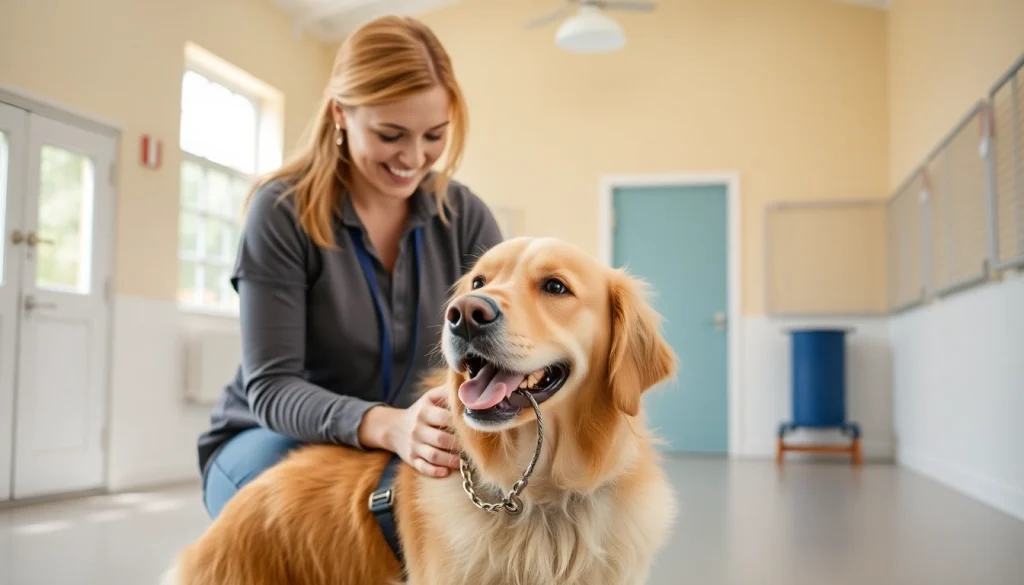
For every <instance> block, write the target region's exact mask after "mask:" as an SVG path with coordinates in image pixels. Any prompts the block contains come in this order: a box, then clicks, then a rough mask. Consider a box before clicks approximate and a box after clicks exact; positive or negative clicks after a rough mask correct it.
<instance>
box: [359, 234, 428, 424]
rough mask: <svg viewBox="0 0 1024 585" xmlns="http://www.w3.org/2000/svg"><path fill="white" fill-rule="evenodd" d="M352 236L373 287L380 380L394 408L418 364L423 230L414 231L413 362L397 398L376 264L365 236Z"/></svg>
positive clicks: (371, 288) (367, 280)
mask: <svg viewBox="0 0 1024 585" xmlns="http://www.w3.org/2000/svg"><path fill="white" fill-rule="evenodd" d="M349 231H350V232H351V233H352V243H353V244H355V249H356V256H357V257H358V258H359V266H360V267H361V268H362V269H363V276H365V277H366V284H367V285H368V286H369V287H370V296H371V297H373V306H374V307H375V308H376V309H377V322H378V323H379V325H380V377H381V384H382V386H383V389H384V401H385V402H387V403H388V404H390V405H392V406H393V404H392V403H393V402H394V400H395V398H397V397H398V394H399V391H400V390H401V389H402V387H403V386H405V381H406V379H407V378H408V377H409V372H411V371H412V366H413V364H414V363H415V362H416V349H417V346H418V345H419V344H418V341H419V338H420V289H422V288H423V286H422V285H423V271H422V270H421V266H422V264H423V229H422V228H421V227H417V228H416V229H414V230H413V232H412V235H413V244H414V246H415V252H416V264H415V268H416V293H415V296H414V304H413V330H412V339H411V340H409V359H408V366H407V367H406V370H405V374H404V375H403V376H402V381H401V382H400V383H399V384H398V386H397V387H395V388H394V395H391V390H392V389H391V366H392V362H391V335H390V333H388V326H387V323H386V322H385V320H384V306H383V305H382V304H381V298H380V289H379V288H378V287H377V276H376V274H375V273H374V270H373V261H372V260H371V259H370V254H369V252H367V251H366V246H365V245H364V244H363V237H362V232H360V231H359V230H358V229H356V228H349Z"/></svg>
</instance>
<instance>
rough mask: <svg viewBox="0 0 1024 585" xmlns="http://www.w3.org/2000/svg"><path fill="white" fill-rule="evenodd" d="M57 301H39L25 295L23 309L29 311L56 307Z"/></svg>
mask: <svg viewBox="0 0 1024 585" xmlns="http://www.w3.org/2000/svg"><path fill="white" fill-rule="evenodd" d="M56 308H57V303H40V302H38V301H36V298H35V297H33V296H27V297H25V310H26V311H31V310H33V309H56Z"/></svg>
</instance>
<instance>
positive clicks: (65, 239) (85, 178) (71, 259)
mask: <svg viewBox="0 0 1024 585" xmlns="http://www.w3.org/2000/svg"><path fill="white" fill-rule="evenodd" d="M39 171H40V173H39V175H40V176H39V227H38V237H39V244H37V246H36V248H37V252H38V253H37V256H36V258H37V260H36V286H38V287H40V288H48V289H53V290H61V291H73V292H77V293H80V294H88V292H89V288H90V282H89V280H90V279H89V272H90V269H91V265H90V260H91V258H92V202H93V176H94V173H93V165H92V161H91V160H89V159H88V158H87V157H85V156H82V155H80V154H77V153H74V152H70V151H67V150H64V149H62V148H57V147H54V146H49V145H44V146H43V147H42V149H41V151H40V169H39Z"/></svg>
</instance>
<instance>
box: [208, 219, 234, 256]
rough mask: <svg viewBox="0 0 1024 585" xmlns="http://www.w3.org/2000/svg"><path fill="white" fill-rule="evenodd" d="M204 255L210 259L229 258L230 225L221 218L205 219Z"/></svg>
mask: <svg viewBox="0 0 1024 585" xmlns="http://www.w3.org/2000/svg"><path fill="white" fill-rule="evenodd" d="M202 221H203V257H204V258H206V259H209V260H215V261H216V260H227V259H228V257H229V255H230V254H229V252H228V250H230V248H229V246H228V243H227V240H228V237H229V235H230V234H229V233H228V226H227V224H225V223H224V222H223V221H221V220H217V219H210V218H204V219H203V220H202Z"/></svg>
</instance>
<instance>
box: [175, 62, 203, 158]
mask: <svg viewBox="0 0 1024 585" xmlns="http://www.w3.org/2000/svg"><path fill="white" fill-rule="evenodd" d="M208 86H209V83H208V82H207V81H206V78H205V77H203V76H201V75H199V74H197V73H195V72H194V71H186V72H185V74H184V76H182V80H181V137H180V140H181V149H182V150H184V151H187V152H191V153H192V154H194V155H196V156H206V153H207V151H208V148H207V145H206V140H207V136H208V135H207V133H206V132H204V128H205V125H206V123H207V120H206V119H205V116H204V102H205V101H206V89H207V87H208Z"/></svg>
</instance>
